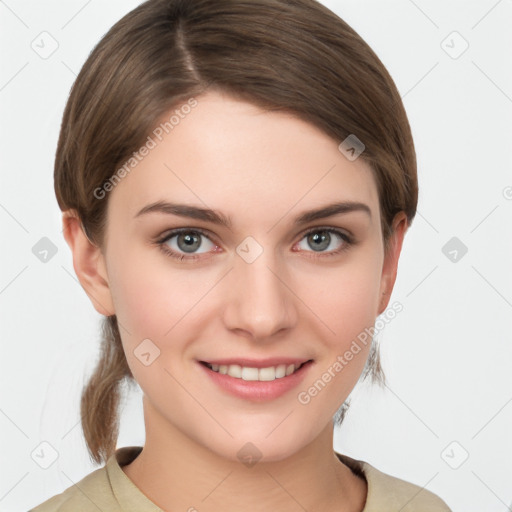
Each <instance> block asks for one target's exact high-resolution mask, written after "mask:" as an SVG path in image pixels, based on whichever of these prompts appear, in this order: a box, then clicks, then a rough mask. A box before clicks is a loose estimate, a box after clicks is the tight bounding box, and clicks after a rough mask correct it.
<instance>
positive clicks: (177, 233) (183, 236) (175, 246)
mask: <svg viewBox="0 0 512 512" xmlns="http://www.w3.org/2000/svg"><path fill="white" fill-rule="evenodd" d="M173 238H175V239H176V240H173V241H172V243H171V244H168V242H169V241H171V240H172V239H173ZM202 239H206V240H207V241H208V242H207V243H206V244H204V243H203V241H202ZM157 243H158V245H159V246H160V248H161V249H162V251H164V253H165V254H168V255H169V256H171V257H172V258H176V259H178V260H183V259H188V260H195V259H198V258H199V256H196V255H195V254H196V253H195V251H197V250H198V249H199V248H205V249H206V250H205V252H210V251H211V249H212V248H215V247H217V246H216V245H215V244H214V243H213V242H212V241H211V240H210V239H209V238H208V236H207V234H206V233H205V232H204V231H202V230H200V229H190V228H182V229H175V230H173V231H171V232H170V233H169V234H167V235H166V236H165V237H164V238H163V239H161V240H159V241H158V242H157ZM208 244H210V247H208ZM205 246H206V247H205ZM198 254H202V253H198Z"/></svg>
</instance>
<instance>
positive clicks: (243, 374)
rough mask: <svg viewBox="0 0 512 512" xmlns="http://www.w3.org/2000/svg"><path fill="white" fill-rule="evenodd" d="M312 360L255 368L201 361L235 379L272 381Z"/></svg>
mask: <svg viewBox="0 0 512 512" xmlns="http://www.w3.org/2000/svg"><path fill="white" fill-rule="evenodd" d="M312 362H313V360H312V359H309V360H308V361H305V362H303V363H299V364H279V365H276V366H267V367H265V368H253V367H248V366H241V365H238V364H230V365H222V364H221V365H219V364H210V363H207V362H206V361H200V363H201V364H202V365H204V366H206V367H207V368H209V369H210V370H212V371H214V372H216V373H220V374H222V375H228V376H230V377H233V378H235V379H242V380H246V381H272V380H277V379H282V378H285V377H288V376H289V375H292V374H293V373H295V372H297V371H298V370H299V369H300V368H302V367H303V366H304V365H306V364H309V363H312Z"/></svg>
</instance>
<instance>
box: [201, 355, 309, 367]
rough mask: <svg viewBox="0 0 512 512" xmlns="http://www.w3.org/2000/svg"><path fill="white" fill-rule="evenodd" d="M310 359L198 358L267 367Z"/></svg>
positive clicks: (297, 363) (211, 362)
mask: <svg viewBox="0 0 512 512" xmlns="http://www.w3.org/2000/svg"><path fill="white" fill-rule="evenodd" d="M311 360H312V359H307V358H303V359H300V358H297V357H269V358H267V359H248V358H244V357H229V358H226V359H210V360H208V361H206V360H200V362H201V363H208V364H218V365H226V366H229V365H232V364H238V365H240V366H245V367H247V368H267V367H269V366H279V365H281V364H285V365H290V364H295V365H301V364H302V363H306V362H308V361H311Z"/></svg>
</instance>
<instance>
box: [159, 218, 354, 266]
mask: <svg viewBox="0 0 512 512" xmlns="http://www.w3.org/2000/svg"><path fill="white" fill-rule="evenodd" d="M318 232H327V233H334V234H335V235H338V236H339V237H340V238H341V239H342V240H343V242H344V243H343V245H342V246H341V247H340V248H339V249H335V250H334V251H330V252H326V253H319V254H320V255H319V256H308V257H311V258H328V257H331V256H336V255H338V254H341V253H342V252H344V251H346V250H348V249H349V248H350V247H351V246H352V245H355V240H354V239H353V238H352V237H351V236H349V235H347V234H346V233H344V232H343V231H340V230H339V229H336V228H331V227H322V226H320V227H315V228H312V229H310V230H309V231H306V232H305V233H303V234H302V236H301V238H300V240H302V239H303V238H305V237H307V236H308V235H311V234H312V233H318ZM181 233H198V234H201V235H203V236H204V237H206V238H208V239H209V240H210V241H211V242H213V240H211V239H210V236H209V235H208V233H207V232H206V231H204V230H202V229H200V228H179V229H174V230H173V231H171V232H169V233H167V234H166V235H165V236H164V237H163V238H160V239H159V240H156V242H155V243H156V244H157V245H158V246H159V248H160V249H161V250H162V251H163V252H164V254H166V255H167V256H170V257H171V258H174V259H176V260H179V261H183V260H186V261H192V260H198V259H201V258H203V257H204V256H200V255H191V256H187V255H185V254H178V253H176V252H175V251H174V250H172V249H170V248H169V246H168V245H166V242H168V241H169V240H170V239H171V238H173V237H175V236H176V235H179V234H181ZM214 243H215V242H214ZM300 252H304V251H300ZM305 252H312V251H305Z"/></svg>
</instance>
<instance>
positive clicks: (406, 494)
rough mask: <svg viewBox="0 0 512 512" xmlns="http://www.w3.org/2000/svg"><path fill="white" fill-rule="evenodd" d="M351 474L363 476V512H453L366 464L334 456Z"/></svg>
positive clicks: (434, 496) (427, 493) (435, 498)
mask: <svg viewBox="0 0 512 512" xmlns="http://www.w3.org/2000/svg"><path fill="white" fill-rule="evenodd" d="M336 455H337V456H338V458H339V459H340V460H341V462H343V463H344V464H346V465H347V466H348V467H350V469H352V471H353V472H354V473H356V474H358V475H360V476H364V478H365V479H366V482H367V484H368V495H367V499H366V505H365V507H364V509H363V511H362V512H381V511H382V510H386V512H398V511H400V512H452V511H451V509H450V508H449V507H448V505H447V504H446V503H445V502H444V501H443V500H442V499H441V498H440V497H439V496H437V494H434V493H433V492H431V491H429V490H427V489H425V488H423V487H420V486H419V485H416V484H413V483H411V482H407V481H406V480H402V479H401V478H397V477H395V476H392V475H389V474H387V473H384V472H382V471H380V470H379V469H377V468H376V467H374V466H372V465H371V464H369V463H368V462H365V461H361V460H356V459H353V458H351V457H348V456H347V455H343V454H340V453H336Z"/></svg>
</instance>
